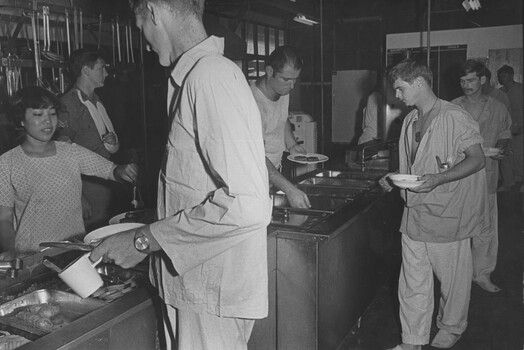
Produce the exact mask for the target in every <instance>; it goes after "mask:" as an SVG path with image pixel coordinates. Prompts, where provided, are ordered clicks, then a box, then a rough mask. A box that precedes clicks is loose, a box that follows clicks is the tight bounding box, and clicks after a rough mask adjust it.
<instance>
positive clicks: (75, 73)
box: [69, 49, 104, 81]
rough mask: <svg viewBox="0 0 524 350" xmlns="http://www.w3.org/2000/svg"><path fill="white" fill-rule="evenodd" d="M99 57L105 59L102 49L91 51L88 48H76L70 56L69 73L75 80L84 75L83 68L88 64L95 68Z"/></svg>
mask: <svg viewBox="0 0 524 350" xmlns="http://www.w3.org/2000/svg"><path fill="white" fill-rule="evenodd" d="M99 59H104V58H103V57H102V53H101V52H100V51H90V50H86V49H79V50H75V51H73V52H72V53H71V57H70V58H69V73H70V75H71V78H72V79H73V81H76V80H77V79H78V77H79V76H81V75H82V68H83V67H85V66H88V67H89V68H91V69H93V67H94V66H95V64H96V62H97V61H98V60H99Z"/></svg>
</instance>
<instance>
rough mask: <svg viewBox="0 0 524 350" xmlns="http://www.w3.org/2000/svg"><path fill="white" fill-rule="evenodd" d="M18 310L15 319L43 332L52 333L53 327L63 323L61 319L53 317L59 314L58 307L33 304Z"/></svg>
mask: <svg viewBox="0 0 524 350" xmlns="http://www.w3.org/2000/svg"><path fill="white" fill-rule="evenodd" d="M18 310H19V311H18V312H17V313H16V318H18V319H19V320H22V321H24V322H25V323H28V324H29V325H31V326H33V327H36V328H39V329H41V330H44V331H52V330H53V328H54V327H55V325H58V324H62V323H64V319H63V318H60V317H55V316H57V315H58V314H59V313H60V306H59V305H54V304H35V305H29V306H25V307H21V308H18ZM53 321H54V322H53Z"/></svg>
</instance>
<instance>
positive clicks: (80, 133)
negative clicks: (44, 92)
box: [58, 85, 111, 159]
mask: <svg viewBox="0 0 524 350" xmlns="http://www.w3.org/2000/svg"><path fill="white" fill-rule="evenodd" d="M78 91H80V94H81V95H82V98H83V99H84V100H89V101H91V102H92V103H93V104H94V105H95V106H96V104H97V102H100V98H99V97H98V95H97V94H95V93H93V95H92V96H91V97H89V96H87V95H86V94H85V93H84V92H83V91H82V90H80V89H79V88H78V87H77V86H76V85H75V86H74V87H73V88H72V89H71V90H69V91H67V92H66V93H65V94H64V95H63V96H62V98H60V103H61V109H60V111H59V113H58V126H59V129H58V135H59V137H63V136H65V137H68V138H69V139H70V140H71V142H73V143H76V144H78V145H80V146H83V147H85V148H87V149H89V150H91V151H93V152H95V153H98V154H99V155H101V156H102V157H104V158H106V159H109V157H110V156H111V154H110V153H109V151H108V150H107V149H106V148H105V146H104V143H103V142H102V139H101V138H100V134H99V133H98V129H97V128H96V124H95V122H94V120H93V117H92V116H91V113H90V112H89V110H88V109H87V107H86V106H85V105H84V104H83V103H82V102H81V101H80V99H79V98H78Z"/></svg>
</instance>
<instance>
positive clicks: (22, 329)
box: [0, 289, 107, 340]
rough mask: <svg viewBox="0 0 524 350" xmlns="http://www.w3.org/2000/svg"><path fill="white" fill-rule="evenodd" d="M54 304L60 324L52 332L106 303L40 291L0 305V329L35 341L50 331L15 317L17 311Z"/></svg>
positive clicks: (61, 292)
mask: <svg viewBox="0 0 524 350" xmlns="http://www.w3.org/2000/svg"><path fill="white" fill-rule="evenodd" d="M38 304H54V305H58V306H60V312H59V314H58V315H59V316H60V321H61V322H60V323H59V324H57V325H56V327H55V328H53V330H55V329H57V328H60V327H62V326H65V325H67V324H69V323H71V322H73V321H74V320H76V319H78V318H80V317H82V316H84V315H86V314H88V313H90V312H91V311H94V310H96V309H98V308H100V307H102V306H104V305H107V303H106V302H104V301H101V300H97V299H93V298H86V299H82V298H80V297H79V296H78V295H76V294H72V293H67V292H63V291H60V290H50V289H40V290H37V291H34V292H31V293H28V294H26V295H23V296H21V297H18V298H16V299H14V300H12V301H9V302H7V303H5V304H2V305H0V328H1V329H4V330H7V331H8V332H10V333H13V334H18V335H21V336H23V337H26V338H27V339H30V340H35V339H37V338H39V337H41V336H44V335H46V334H47V333H49V332H50V331H46V330H43V329H41V328H38V327H36V326H33V325H32V324H30V323H28V322H26V321H24V320H22V319H19V318H18V317H16V314H17V313H18V312H17V310H20V308H24V307H27V306H30V305H38ZM51 331H52V330H51Z"/></svg>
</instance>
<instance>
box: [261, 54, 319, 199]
mask: <svg viewBox="0 0 524 350" xmlns="http://www.w3.org/2000/svg"><path fill="white" fill-rule="evenodd" d="M302 65H303V61H302V58H301V57H299V55H298V53H297V51H296V49H294V48H293V47H291V46H280V47H278V48H276V49H275V50H274V51H273V52H272V53H271V54H270V55H269V58H268V60H267V62H266V68H265V70H266V74H265V75H264V76H262V77H260V78H259V79H258V80H257V81H256V82H254V83H253V84H251V90H252V91H253V95H254V97H255V100H256V102H257V105H258V108H259V109H260V115H261V117H262V131H263V133H264V149H265V152H266V166H267V170H268V173H269V182H270V184H271V185H273V186H274V187H276V188H278V189H279V190H282V191H284V193H285V194H286V197H287V199H288V201H289V204H290V205H291V206H292V207H294V208H310V207H311V204H310V202H309V199H308V197H307V195H306V194H305V193H304V192H302V191H301V190H300V189H298V188H297V187H296V186H295V185H293V184H292V183H291V182H290V181H289V180H288V179H286V178H285V177H284V176H283V175H282V174H281V173H280V171H279V170H280V169H281V167H282V153H283V152H284V151H286V150H287V151H289V153H291V154H297V153H302V154H305V153H306V149H305V148H304V146H302V145H299V144H298V143H297V142H296V140H295V137H294V136H293V131H292V127H291V123H290V122H289V120H288V113H289V111H288V110H289V93H290V92H291V90H292V89H293V87H294V86H295V82H296V81H297V79H298V77H299V76H300V72H301V70H302Z"/></svg>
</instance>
